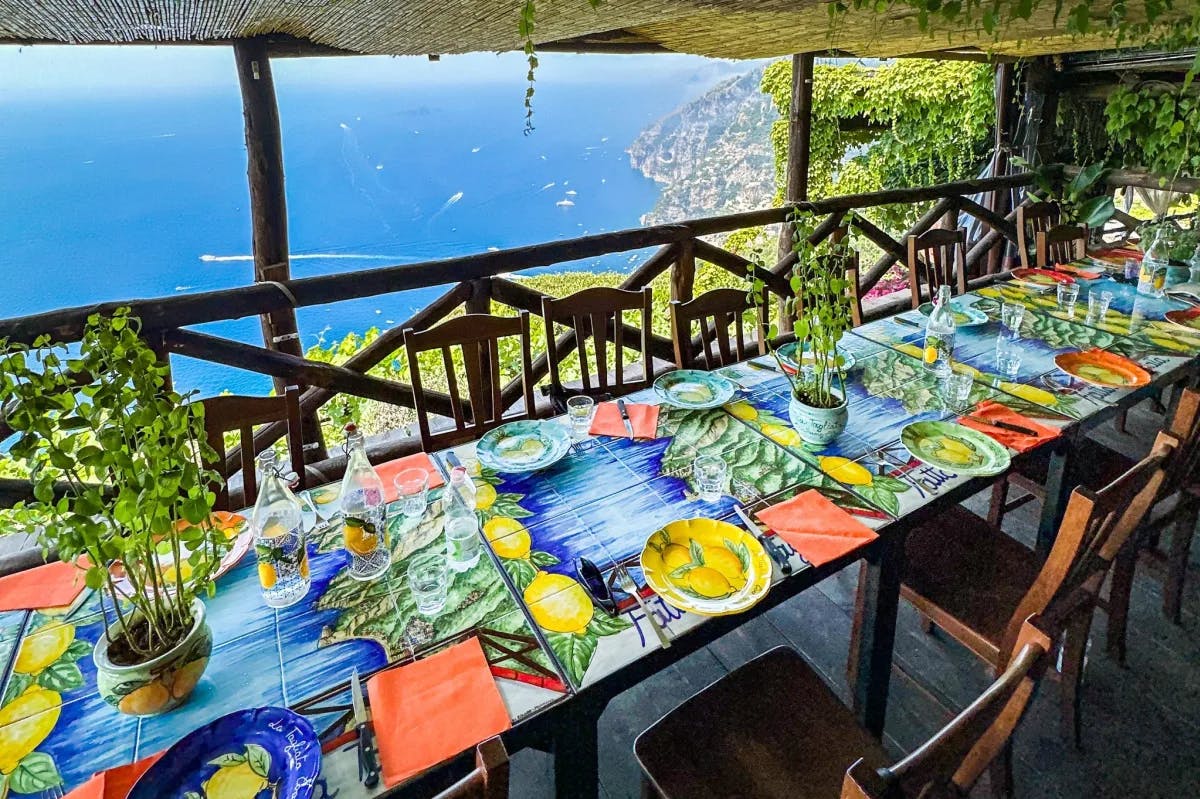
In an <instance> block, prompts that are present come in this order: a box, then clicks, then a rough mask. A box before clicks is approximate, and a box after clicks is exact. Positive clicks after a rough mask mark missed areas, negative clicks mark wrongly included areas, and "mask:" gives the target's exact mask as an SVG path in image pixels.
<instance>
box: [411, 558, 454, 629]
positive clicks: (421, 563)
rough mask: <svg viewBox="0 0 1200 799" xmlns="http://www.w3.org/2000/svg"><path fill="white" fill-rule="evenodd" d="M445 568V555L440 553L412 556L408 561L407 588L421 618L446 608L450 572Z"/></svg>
mask: <svg viewBox="0 0 1200 799" xmlns="http://www.w3.org/2000/svg"><path fill="white" fill-rule="evenodd" d="M446 566H447V561H446V555H445V553H442V552H426V553H423V554H421V555H414V556H413V559H412V560H411V561H409V564H408V587H409V589H410V590H411V591H412V595H413V599H414V600H415V601H416V603H417V612H418V613H420V614H421V615H422V616H434V615H436V614H437V613H438V611H440V610H441V609H442V608H444V607H445V606H446V594H447V592H448V591H449V588H450V572H449V570H448V569H447V568H446Z"/></svg>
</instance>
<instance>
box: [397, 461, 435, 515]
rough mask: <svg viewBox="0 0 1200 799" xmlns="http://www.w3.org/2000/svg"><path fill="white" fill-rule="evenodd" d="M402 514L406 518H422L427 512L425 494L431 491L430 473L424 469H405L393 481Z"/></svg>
mask: <svg viewBox="0 0 1200 799" xmlns="http://www.w3.org/2000/svg"><path fill="white" fill-rule="evenodd" d="M392 482H393V483H394V484H395V486H396V498H397V499H399V500H400V512H401V513H403V514H404V515H405V516H420V515H421V514H423V513H424V512H425V505H426V500H425V494H426V492H427V491H428V490H429V472H427V471H425V470H424V469H405V470H404V471H402V472H400V474H398V475H396V478H395V479H394V480H393V481H392Z"/></svg>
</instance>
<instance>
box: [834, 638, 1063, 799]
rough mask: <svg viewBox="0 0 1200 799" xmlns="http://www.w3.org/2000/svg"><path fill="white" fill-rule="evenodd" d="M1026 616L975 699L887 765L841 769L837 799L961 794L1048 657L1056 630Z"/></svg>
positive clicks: (1014, 720)
mask: <svg viewBox="0 0 1200 799" xmlns="http://www.w3.org/2000/svg"><path fill="white" fill-rule="evenodd" d="M1038 624H1039V621H1038V620H1037V619H1036V618H1034V619H1029V620H1028V621H1026V623H1025V624H1024V625H1023V626H1022V634H1021V639H1020V649H1019V650H1018V652H1017V654H1016V656H1015V657H1013V658H1012V660H1011V661H1010V663H1009V665H1008V668H1007V669H1005V671H1004V673H1003V674H1001V675H1000V677H999V678H997V680H996V681H995V682H994V683H992V684H991V686H989V687H988V688H987V690H985V691H984V692H983V693H982V694H981V695H980V696H979V698H978V699H976V700H975V701H974V702H972V703H971V704H970V705H968V706H967V708H966V709H965V710H963V711H962V712H961V713H959V714H958V715H957V716H955V717H954V719H952V720H951V721H950V723H949V724H947V725H946V726H945V727H943V728H942V729H941V730H939V731H938V732H937V733H936V734H934V736H933V737H932V738H930V739H929V740H928V741H926V742H925V743H924V744H922V745H921V746H919V747H917V748H916V749H915V750H914V751H913V752H912V753H911V754H909V755H908V756H907V757H905V758H904V759H903V760H901V761H900V762H899V763H896V764H895V765H894V766H892V767H891V768H886V769H879V770H876V769H873V768H871V767H870V766H868V765H867V764H866V762H865V761H863V760H859V761H858V762H857V763H855V764H854V765H853V766H851V767H850V769H849V770H848V771H847V772H846V779H845V781H844V782H843V783H842V799H910V798H911V799H932V797H943V796H945V797H949V796H955V797H957V796H966V795H967V792H969V791H970V789H971V787H972V786H973V785H974V784H975V783H976V782H977V781H978V780H979V777H980V776H981V775H982V774H983V772H984V770H985V769H986V768H987V766H988V765H989V764H990V763H991V762H992V761H993V760H994V759H995V758H996V757H997V756H998V755H1000V753H1001V752H1002V751H1003V750H1004V748H1005V746H1007V745H1008V741H1009V739H1010V738H1011V737H1012V734H1013V731H1014V730H1015V729H1016V727H1017V724H1018V723H1019V722H1020V720H1021V717H1022V715H1024V713H1025V709H1026V708H1027V707H1028V706H1029V700H1030V699H1031V698H1032V696H1033V689H1034V688H1035V687H1036V684H1037V681H1038V680H1039V679H1041V676H1042V674H1043V673H1044V672H1045V670H1046V667H1047V666H1048V665H1049V662H1050V660H1051V654H1052V652H1053V647H1052V642H1053V640H1054V638H1055V634H1054V633H1053V632H1050V631H1045V630H1042V629H1040V628H1039V626H1038Z"/></svg>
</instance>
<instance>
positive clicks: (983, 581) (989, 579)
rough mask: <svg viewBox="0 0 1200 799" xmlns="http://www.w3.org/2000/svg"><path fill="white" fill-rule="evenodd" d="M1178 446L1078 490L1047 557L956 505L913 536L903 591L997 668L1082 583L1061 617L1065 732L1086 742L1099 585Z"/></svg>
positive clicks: (1168, 444) (1168, 442)
mask: <svg viewBox="0 0 1200 799" xmlns="http://www.w3.org/2000/svg"><path fill="white" fill-rule="evenodd" d="M1177 446H1178V440H1177V439H1174V438H1173V437H1167V438H1164V439H1163V440H1160V442H1158V443H1157V444H1156V446H1155V448H1154V449H1153V450H1152V451H1151V453H1150V454H1149V455H1148V456H1147V457H1146V458H1145V459H1144V460H1142V461H1140V462H1138V463H1136V464H1134V465H1133V467H1132V468H1131V469H1129V471H1127V472H1125V473H1124V474H1122V475H1120V476H1119V477H1118V478H1117V479H1116V480H1114V481H1113V482H1111V483H1109V484H1108V485H1106V486H1104V487H1103V488H1100V489H1098V490H1096V491H1092V490H1089V489H1087V488H1084V487H1082V486H1081V487H1079V488H1077V489H1075V491H1074V492H1073V493H1072V494H1071V498H1070V501H1069V503H1068V505H1067V510H1066V515H1065V516H1064V517H1063V521H1062V524H1061V525H1060V526H1059V529H1058V535H1057V538H1056V539H1055V541H1054V545H1053V547H1052V548H1051V551H1050V555H1049V557H1048V558H1047V559H1046V561H1045V563H1041V562H1040V561H1039V559H1038V557H1037V555H1035V554H1034V552H1033V551H1032V550H1030V549H1028V548H1026V547H1025V546H1024V545H1023V544H1021V543H1020V542H1018V541H1017V540H1015V539H1013V538H1010V537H1009V536H1008V535H1006V534H1005V533H1003V532H1002V531H1001V530H999V529H998V528H996V527H993V526H992V525H990V524H988V523H987V522H986V521H985V520H984V519H982V518H980V517H979V516H976V515H975V514H974V513H971V512H970V511H969V510H966V509H964V508H962V507H959V506H952V507H950V508H948V509H947V510H945V511H943V512H942V513H941V514H940V515H938V516H937V517H936V518H933V519H931V520H930V521H928V522H926V523H925V524H923V525H921V526H919V527H917V528H916V529H914V530H912V531H911V532H910V533H909V534H908V537H907V540H906V541H905V552H904V557H903V564H904V566H903V573H902V580H903V582H902V585H901V595H902V596H903V597H904V598H905V599H907V600H908V601H909V602H910V603H912V605H913V606H914V607H916V609H917V611H918V612H919V613H920V614H921V616H922V619H923V620H924V622H925V624H926V628H927V629H932V626H936V627H938V628H939V629H941V630H944V631H945V632H946V633H947V634H949V635H950V636H951V637H952V638H954V639H955V640H956V641H958V642H959V643H961V644H962V645H963V646H965V647H966V648H967V649H969V650H970V651H971V652H972V653H973V654H975V655H976V656H977V657H978V658H980V659H981V660H983V661H984V662H985V663H987V664H988V665H989V666H991V667H992V669H993V672H994V673H995V674H999V673H1000V672H1002V671H1003V670H1004V669H1005V668H1006V667H1007V665H1008V657H1009V655H1010V653H1011V652H1012V651H1013V645H1014V642H1015V641H1016V638H1017V636H1018V635H1019V633H1020V630H1021V626H1022V624H1023V623H1024V620H1025V619H1027V618H1029V617H1030V616H1032V615H1035V614H1036V615H1051V614H1055V613H1057V612H1058V611H1056V610H1055V608H1054V604H1055V602H1056V601H1065V598H1066V597H1071V596H1075V595H1076V594H1077V592H1078V591H1083V592H1084V595H1085V597H1086V600H1087V601H1086V602H1079V601H1078V600H1072V601H1075V603H1076V605H1077V607H1075V608H1073V609H1072V615H1071V618H1070V619H1069V620H1067V621H1064V623H1063V629H1064V630H1065V641H1064V644H1063V666H1062V686H1063V692H1062V700H1063V701H1062V721H1063V730H1064V733H1066V734H1069V735H1071V736H1073V737H1074V739H1075V740H1076V741H1078V740H1079V693H1078V690H1079V681H1080V678H1081V676H1082V673H1081V672H1082V668H1083V657H1084V647H1085V645H1086V643H1087V638H1088V632H1089V630H1090V628H1091V619H1092V613H1093V610H1094V608H1095V605H1096V600H1097V598H1098V595H1099V591H1100V587H1101V584H1102V583H1103V581H1104V578H1105V577H1106V576H1107V574H1108V571H1109V567H1110V565H1111V564H1112V562H1113V560H1114V559H1115V557H1116V556H1117V553H1118V552H1119V551H1120V550H1121V548H1122V547H1123V546H1124V545H1125V543H1126V542H1127V541H1128V540H1129V537H1130V535H1131V534H1132V533H1133V531H1134V529H1135V528H1136V527H1137V526H1138V525H1139V524H1140V523H1141V521H1142V519H1143V518H1144V517H1145V515H1146V513H1147V511H1149V509H1150V507H1151V506H1152V505H1153V503H1154V501H1155V499H1156V498H1157V496H1158V492H1159V489H1160V488H1161V486H1162V484H1163V481H1164V479H1165V477H1166V474H1167V472H1166V471H1165V470H1166V469H1168V468H1169V467H1170V464H1171V463H1172V460H1173V457H1174V455H1175V454H1176V448H1177ZM859 588H860V590H859V596H858V607H859V611H860V612H859V613H856V614H855V631H854V639H855V643H854V645H853V646H852V647H851V660H850V662H851V663H854V662H855V650H856V649H857V638H858V631H857V626H858V622H859V619H860V618H861V609H862V604H863V601H864V597H863V592H862V588H863V584H862V583H861V582H860V585H859Z"/></svg>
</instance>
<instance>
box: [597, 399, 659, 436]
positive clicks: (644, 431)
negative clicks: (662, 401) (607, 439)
mask: <svg viewBox="0 0 1200 799" xmlns="http://www.w3.org/2000/svg"><path fill="white" fill-rule="evenodd" d="M625 410H626V411H628V412H629V423H630V424H632V425H633V437H634V438H658V406H657V405H644V404H642V403H638V402H627V403H625ZM588 432H589V433H591V434H592V435H594V436H617V437H618V438H628V437H629V433H627V432H626V431H625V422H624V421H623V420H622V419H621V409H620V408H618V407H617V403H615V402H602V403H601V404H599V405H597V406H596V415H595V416H593V417H592V426H591V427H590V428H589V429H588Z"/></svg>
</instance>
